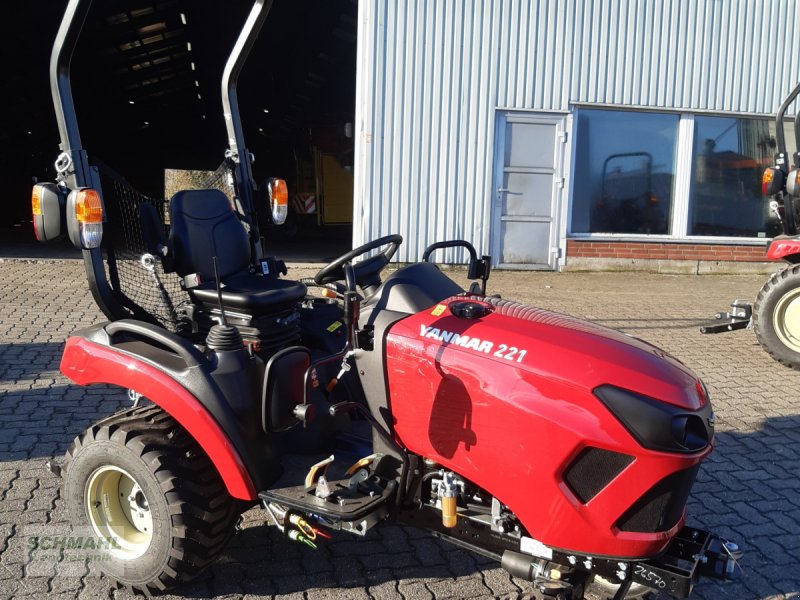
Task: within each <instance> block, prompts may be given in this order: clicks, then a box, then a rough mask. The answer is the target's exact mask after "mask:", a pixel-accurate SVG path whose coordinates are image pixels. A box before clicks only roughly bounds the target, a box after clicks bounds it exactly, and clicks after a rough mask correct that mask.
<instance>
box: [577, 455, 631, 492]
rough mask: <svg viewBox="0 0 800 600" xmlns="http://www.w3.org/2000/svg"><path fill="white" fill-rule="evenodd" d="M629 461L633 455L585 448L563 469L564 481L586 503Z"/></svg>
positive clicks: (629, 462)
mask: <svg viewBox="0 0 800 600" xmlns="http://www.w3.org/2000/svg"><path fill="white" fill-rule="evenodd" d="M631 462H633V457H632V456H628V455H627V454H620V453H619V452H612V451H611V450H601V449H600V448H585V449H584V450H582V451H581V453H580V454H578V456H577V457H576V458H575V460H573V461H572V462H571V463H570V465H569V466H568V467H567V469H566V470H565V471H564V481H565V482H566V484H567V486H569V489H570V490H571V491H572V493H573V494H575V496H577V497H578V499H579V500H580V501H581V502H583V503H584V504H586V503H587V502H588V501H589V500H591V499H592V498H594V497H595V496H596V495H597V494H598V493H600V490H602V489H603V488H604V487H606V486H607V485H608V484H609V483H611V481H612V480H613V479H614V478H615V477H616V476H617V475H619V474H620V473H621V472H622V471H623V469H624V468H625V467H627V466H628V465H629V464H631Z"/></svg>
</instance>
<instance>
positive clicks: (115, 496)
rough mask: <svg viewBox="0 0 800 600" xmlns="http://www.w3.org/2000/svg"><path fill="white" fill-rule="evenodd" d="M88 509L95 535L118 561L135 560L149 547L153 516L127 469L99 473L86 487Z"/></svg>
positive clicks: (109, 468)
mask: <svg viewBox="0 0 800 600" xmlns="http://www.w3.org/2000/svg"><path fill="white" fill-rule="evenodd" d="M86 507H87V512H88V514H89V522H90V523H91V525H92V529H93V530H94V532H95V533H96V534H97V535H98V536H99V537H100V538H101V539H103V540H105V541H106V542H107V544H108V546H107V547H108V550H109V552H110V553H111V554H112V555H113V556H116V557H118V558H122V559H126V560H132V559H134V558H138V557H140V556H141V555H142V554H144V553H145V552H146V551H147V549H148V548H149V547H150V542H151V540H152V539H153V516H152V514H151V512H150V503H149V502H148V501H147V497H146V496H145V495H144V492H143V491H142V488H141V486H140V485H139V484H138V483H137V481H136V480H135V479H134V478H133V477H132V476H131V474H130V473H128V472H127V471H125V470H124V469H120V468H119V467H114V466H105V467H101V468H99V469H97V470H96V471H95V472H94V473H92V476H91V477H90V478H89V484H88V485H87V486H86Z"/></svg>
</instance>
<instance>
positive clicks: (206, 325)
mask: <svg viewBox="0 0 800 600" xmlns="http://www.w3.org/2000/svg"><path fill="white" fill-rule="evenodd" d="M88 5H89V2H88V1H87V0H71V1H70V3H69V6H68V8H67V13H66V15H65V17H64V20H63V22H62V25H61V29H60V31H59V34H58V36H57V39H56V43H55V48H54V51H53V60H52V72H51V74H52V88H53V97H54V101H55V104H56V114H57V119H58V124H59V128H60V134H61V143H62V154H61V156H60V157H59V160H58V169H59V176H58V181H57V182H55V183H51V184H40V185H37V186H36V188H35V189H34V193H33V213H34V222H35V227H36V233H37V237H38V238H39V239H40V240H42V241H48V240H51V239H55V238H58V237H60V236H62V235H68V236H69V238H70V239H71V240H72V242H73V243H74V244H75V245H76V246H77V247H79V248H81V249H82V250H83V258H84V261H85V265H86V273H87V278H88V283H89V286H90V289H91V291H92V293H93V295H94V298H95V300H96V301H97V304H98V305H99V307H100V308H101V310H102V311H103V313H104V314H105V315H106V317H107V318H108V321H107V322H104V323H99V324H96V325H92V326H89V327H87V328H85V329H82V330H79V331H76V332H75V333H74V334H73V335H72V336H71V337H70V338H69V339H68V340H67V343H66V347H65V349H64V355H63V358H62V361H61V370H62V372H63V373H64V374H65V375H66V376H67V377H69V378H70V379H72V380H73V381H74V382H75V383H77V384H79V385H89V384H95V383H104V384H112V385H116V386H121V387H122V388H127V389H128V390H129V395H130V397H131V399H132V400H133V406H132V407H131V408H128V409H126V410H123V411H121V412H118V413H117V414H114V415H111V416H109V417H108V418H106V419H103V420H101V421H99V422H98V423H96V424H95V425H92V426H91V427H89V428H88V429H87V430H86V431H84V432H83V433H81V434H80V435H79V436H78V437H77V438H76V439H75V441H74V443H73V444H72V446H71V447H70V449H69V451H68V452H67V456H66V462H65V464H64V466H63V469H62V470H61V472H62V475H63V486H64V488H63V492H64V493H63V496H64V498H65V501H66V506H67V510H68V512H69V516H70V518H71V519H72V521H73V522H74V524H75V525H76V526H81V527H89V528H90V529H91V531H93V532H94V534H95V535H96V536H97V538H99V543H98V546H99V547H106V548H107V549H108V550H107V552H108V557H107V559H106V560H104V561H102V564H101V569H102V570H103V571H104V572H105V573H106V574H107V575H108V577H109V578H111V579H113V580H116V581H117V582H120V583H122V584H125V585H127V586H129V587H131V588H132V589H134V590H136V591H139V592H143V593H145V594H149V593H154V592H158V591H162V590H167V589H171V588H173V587H175V586H177V585H179V584H181V583H183V582H186V581H188V580H190V579H191V578H193V577H194V576H196V575H197V574H198V573H199V572H200V571H202V570H203V569H204V568H205V567H207V566H208V565H209V564H210V563H211V562H213V561H214V559H215V558H216V557H217V556H218V555H219V554H220V552H221V551H222V549H223V547H224V545H225V543H226V542H227V541H228V539H229V538H230V537H231V535H232V533H233V531H234V525H235V523H236V520H237V518H238V516H239V514H240V512H241V511H243V510H244V509H246V508H248V507H250V506H254V505H260V506H261V507H263V510H264V511H265V515H269V518H270V519H271V520H272V521H273V522H274V523H275V524H276V525H277V527H279V528H280V530H281V531H282V532H283V533H284V534H285V536H286V538H287V543H289V541H295V542H301V543H304V544H306V545H307V546H309V547H314V546H316V545H318V544H322V543H324V541H325V538H327V537H328V535H329V532H330V531H332V530H341V531H346V532H349V533H351V534H354V535H358V536H363V535H364V534H365V533H366V532H367V531H368V530H370V529H371V528H372V527H375V526H377V525H379V524H380V523H382V522H384V521H387V520H390V521H396V522H400V523H404V524H408V525H411V526H415V527H419V528H423V529H426V530H428V531H430V532H431V534H432V535H436V536H439V537H442V538H444V539H446V540H449V541H451V542H453V543H454V544H457V545H459V546H461V547H464V548H468V549H470V550H472V551H474V552H476V553H479V554H481V555H484V556H488V557H492V558H494V559H496V560H497V561H498V562H499V563H500V564H501V565H502V566H503V567H504V568H506V569H507V570H508V571H509V572H511V573H512V574H513V575H515V576H517V577H520V578H523V579H527V580H529V581H531V582H532V584H531V585H532V591H531V593H532V595H533V596H535V597H537V598H560V599H562V600H580V599H582V598H584V594H585V592H586V590H587V589H588V588H589V587H590V586H591V585H598V586H600V588H601V589H602V590H603V591H604V593H606V594H607V595H608V596H609V597H610V596H613V598H614V599H615V600H622V599H623V598H626V597H632V596H633V595H636V596H637V597H638V596H640V595H642V594H643V593H646V592H647V591H650V590H655V591H663V592H665V593H667V594H670V595H672V596H673V597H676V598H686V597H688V596H689V595H690V593H691V590H692V587H693V585H694V584H695V582H696V581H697V579H698V578H699V577H701V576H710V577H715V578H719V579H726V578H729V577H731V576H732V575H734V574H735V572H736V571H737V569H736V564H737V562H736V561H737V557H738V555H739V552H738V550H737V547H736V545H735V544H733V543H731V542H727V541H725V540H722V539H720V538H719V537H718V536H716V535H714V534H713V533H709V532H706V531H702V530H700V529H696V528H693V527H689V526H687V525H686V519H687V514H686V503H687V498H688V497H689V493H690V490H691V488H692V485H693V483H694V480H695V477H696V475H697V472H698V470H699V468H700V465H701V463H702V461H703V460H704V459H705V458H706V457H707V456H708V455H709V453H710V452H711V451H712V448H713V444H714V414H713V411H712V408H711V404H710V400H709V397H708V392H707V390H706V388H705V386H704V385H703V383H702V382H701V381H700V379H698V377H697V376H696V375H695V374H694V373H693V372H692V371H691V370H690V369H689V368H688V367H686V366H685V365H683V364H682V363H680V362H679V361H677V360H675V359H674V358H672V357H670V356H669V355H667V354H666V353H664V352H663V351H661V350H659V349H658V348H656V347H654V346H652V345H650V344H648V343H645V342H642V341H640V340H637V339H635V338H632V337H630V336H627V335H623V334H621V333H618V332H616V331H613V330H610V329H606V328H603V327H600V326H597V325H593V324H591V323H587V322H584V321H580V320H578V319H574V318H571V317H567V316H564V315H559V314H555V313H552V312H548V311H545V310H541V309H538V308H532V307H528V306H524V305H521V304H518V303H516V302H513V301H509V300H503V299H500V298H499V297H497V296H487V295H486V281H487V279H488V276H489V265H490V258H489V257H485V256H484V257H481V258H479V257H478V255H477V254H476V252H475V250H474V249H473V248H472V246H471V245H469V244H468V243H466V242H463V241H452V242H440V243H437V244H433V245H432V246H430V247H429V248H428V250H427V251H426V252H425V256H424V260H423V262H420V263H417V264H410V265H407V266H404V267H402V268H400V269H398V270H396V271H394V272H393V273H391V274H390V275H388V276H385V277H382V276H381V273H382V271H383V269H384V268H385V267H386V266H387V265H388V264H389V262H390V260H391V259H392V256H393V255H394V254H395V252H396V250H397V248H398V246H399V245H400V244H401V243H402V238H401V237H400V236H399V235H390V236H387V237H384V238H381V239H378V240H375V241H373V242H370V243H368V244H365V245H363V246H361V247H359V248H355V249H354V250H352V251H350V252H347V253H346V254H344V255H343V256H341V257H339V258H338V259H336V260H334V261H333V262H331V263H330V264H328V265H327V266H325V267H324V268H323V269H321V270H320V271H319V272H318V273H317V274H316V276H315V277H314V278H313V279H310V280H306V281H294V280H291V279H286V278H282V277H281V276H280V275H281V274H285V272H286V270H285V267H284V265H283V264H282V263H281V261H279V260H277V259H275V258H273V257H266V256H265V255H264V252H263V248H262V245H261V238H260V236H259V230H258V221H257V219H256V218H255V217H254V214H255V213H256V208H257V206H256V203H255V187H254V185H253V179H252V175H251V171H250V161H249V153H248V152H247V150H246V147H245V145H244V138H243V134H242V128H241V125H240V119H239V112H238V109H237V107H236V93H235V92H236V79H237V76H238V73H239V71H240V70H241V67H242V64H243V62H244V60H245V58H246V56H247V53H248V50H249V48H250V46H251V45H252V43H253V41H254V39H255V37H256V35H257V33H258V30H259V28H260V26H261V24H262V23H263V21H264V19H265V18H266V14H267V10H266V9H265V6H264V1H263V0H257V2H256V3H255V6H254V8H253V10H252V12H251V16H250V18H249V19H248V22H247V24H246V25H245V28H244V30H243V31H242V33H241V36H240V39H239V41H238V42H237V44H236V45H235V47H234V51H233V53H232V55H231V57H230V58H229V60H228V64H227V66H226V68H225V71H224V74H223V90H225V91H226V93H224V97H223V103H224V108H225V113H226V124H227V127H228V133H229V139H230V143H231V145H230V147H229V149H228V152H227V153H226V156H227V158H226V161H225V163H223V166H222V167H221V171H220V172H221V173H224V174H225V175H227V174H228V173H232V175H233V180H234V182H235V190H234V194H233V195H232V196H229V195H226V194H225V193H223V192H222V191H220V190H219V189H212V188H209V189H203V190H187V191H181V192H178V193H176V194H175V195H174V196H173V197H172V199H171V200H170V201H169V203H166V202H164V201H161V200H154V199H152V198H148V197H145V196H143V195H142V194H139V193H138V192H136V191H135V190H134V189H132V188H131V187H130V186H129V185H128V184H127V183H126V182H125V181H124V180H123V179H121V178H120V177H119V176H117V175H115V174H114V173H112V172H110V171H109V170H108V169H107V168H105V167H95V166H91V164H92V163H91V162H90V161H89V159H88V158H87V153H86V152H85V151H84V150H83V148H82V147H81V145H80V137H79V135H78V126H77V120H76V117H75V112H74V109H73V103H72V97H71V92H70V79H69V64H70V56H71V54H72V49H73V47H74V44H75V42H76V40H77V38H78V35H79V32H80V30H81V27H82V23H83V21H84V19H85V17H86V13H87V11H88ZM270 197H271V200H272V213H273V218H274V220H275V221H280V219H281V216H282V215H285V202H286V192H285V186H284V185H283V184H282V183H281V182H280V181H273V182H272V183H271V185H270ZM167 216H168V219H167V218H166V217H167ZM444 247H460V248H463V249H465V251H466V253H467V254H468V255H469V266H468V275H469V278H470V279H473V280H480V283H478V282H477V281H476V283H474V284H473V285H472V287H471V288H470V289H469V290H464V289H462V288H461V287H460V286H459V285H457V284H456V283H454V282H453V281H452V280H451V279H449V278H448V277H447V276H446V275H445V274H443V273H442V272H441V271H440V270H439V269H438V268H437V267H436V266H435V264H433V263H432V262H430V260H429V259H430V257H431V255H432V253H433V252H434V251H436V250H438V249H439V248H444ZM375 251H377V253H375ZM370 253H371V254H370ZM364 256H366V258H362V257H364ZM359 258H362V260H360V261H358V262H356V259H359ZM310 287H316V288H320V289H321V290H322V291H323V292H324V295H323V296H319V295H310V294H309V288H310ZM142 398H146V399H147V400H148V401H149V402H148V403H147V404H146V405H143V404H140V400H141V399H142ZM297 455H302V456H305V457H307V458H305V459H303V460H306V462H307V464H306V468H304V469H303V471H302V473H300V474H299V475H297V476H296V477H295V478H294V480H293V481H290V482H289V483H290V485H288V486H287V485H286V484H285V482H284V483H283V484H282V485H280V486H279V485H277V484H276V482H278V479H279V477H280V476H281V473H282V465H283V464H284V462H285V459H286V457H288V456H291V457H292V461H294V464H296V460H297V459H296V456H297ZM328 455H329V456H328ZM325 456H328V458H325V459H324V460H320V457H325ZM348 456H349V457H350V458H348ZM304 474H305V475H304Z"/></svg>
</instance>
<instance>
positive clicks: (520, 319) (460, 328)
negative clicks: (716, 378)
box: [392, 297, 704, 410]
mask: <svg viewBox="0 0 800 600" xmlns="http://www.w3.org/2000/svg"><path fill="white" fill-rule="evenodd" d="M465 300H467V299H465V298H464V297H453V298H449V299H447V300H444V301H442V302H441V303H439V304H438V305H437V306H435V307H433V308H432V309H429V310H426V311H424V312H421V313H418V314H416V315H413V316H411V317H409V318H407V319H404V320H402V321H400V322H399V323H397V324H395V325H394V326H393V327H392V334H393V335H398V336H401V337H406V338H409V339H410V340H413V339H415V338H416V339H420V338H424V337H427V338H429V339H439V340H440V341H442V342H444V345H445V346H448V347H451V348H453V349H459V350H463V351H464V352H474V353H477V354H479V355H481V356H483V357H485V358H486V359H488V360H493V361H498V362H501V363H503V364H509V363H512V364H514V365H515V366H517V367H518V368H520V369H523V370H526V371H529V372H531V373H534V374H536V375H537V376H539V377H544V378H546V379H550V380H554V381H558V382H560V383H562V384H565V385H570V386H575V387H578V388H581V389H583V390H585V391H589V392H591V390H593V389H595V388H596V387H597V386H600V385H603V384H611V385H615V386H618V387H621V388H625V389H628V390H631V391H634V392H637V393H640V394H644V395H646V396H649V397H651V398H655V399H658V400H661V401H664V402H669V403H671V404H674V405H676V406H680V407H682V408H686V409H690V410H696V409H697V408H699V407H700V406H701V405H702V403H703V402H704V400H703V399H701V397H700V395H699V394H698V391H697V382H698V379H697V376H696V375H695V374H694V373H693V372H692V371H691V370H690V369H689V368H687V367H686V366H685V365H684V364H683V363H681V362H680V361H678V360H677V359H675V358H673V357H672V356H670V355H669V354H667V353H666V352H664V351H663V350H660V349H658V348H656V347H655V346H653V345H652V344H649V343H647V342H644V341H642V340H640V339H637V338H634V337H631V336H629V335H627V334H624V333H621V332H619V331H615V330H613V329H608V328H606V327H602V326H599V325H595V324H593V323H589V322H587V321H581V320H579V319H576V318H574V317H570V316H567V315H562V314H559V313H555V312H551V311H548V310H543V309H540V308H533V307H529V306H525V305H523V304H519V303H516V302H510V301H507V300H500V299H497V298H486V299H483V300H479V299H477V298H471V299H468V300H470V301H475V302H482V303H484V304H486V305H488V307H489V310H490V312H489V314H488V315H486V316H484V317H481V318H476V319H467V318H460V317H456V316H455V315H453V314H452V312H451V311H450V309H449V306H450V305H451V304H452V303H455V302H463V301H465ZM465 337H466V339H465Z"/></svg>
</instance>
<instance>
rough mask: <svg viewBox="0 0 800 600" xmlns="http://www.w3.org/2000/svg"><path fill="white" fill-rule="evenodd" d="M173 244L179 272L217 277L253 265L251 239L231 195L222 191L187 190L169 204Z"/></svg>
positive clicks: (175, 263)
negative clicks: (251, 260) (214, 259)
mask: <svg viewBox="0 0 800 600" xmlns="http://www.w3.org/2000/svg"><path fill="white" fill-rule="evenodd" d="M169 214H170V221H171V223H170V224H171V231H170V246H171V249H172V253H173V256H172V260H173V268H174V270H175V272H176V273H177V274H178V275H181V276H185V275H190V274H192V273H199V274H200V276H201V277H202V278H203V279H204V280H206V281H210V280H213V279H214V261H213V258H214V257H215V256H216V257H217V268H218V269H219V276H220V278H221V279H225V277H228V276H230V275H233V274H235V273H240V272H244V271H246V270H247V268H248V265H249V264H250V241H249V240H248V237H247V231H245V228H244V225H242V223H241V221H239V218H238V217H237V216H236V213H235V212H234V211H233V207H232V206H231V202H230V200H229V199H228V197H227V196H226V195H225V194H223V193H222V192H221V191H219V190H184V191H181V192H177V193H176V194H175V195H174V196H173V197H172V199H171V200H170V203H169Z"/></svg>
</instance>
